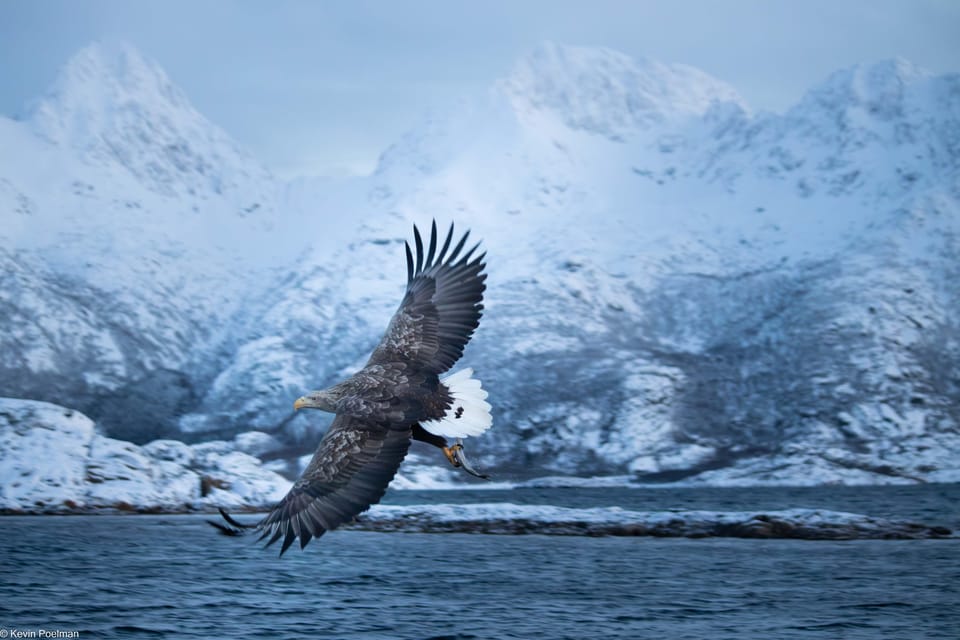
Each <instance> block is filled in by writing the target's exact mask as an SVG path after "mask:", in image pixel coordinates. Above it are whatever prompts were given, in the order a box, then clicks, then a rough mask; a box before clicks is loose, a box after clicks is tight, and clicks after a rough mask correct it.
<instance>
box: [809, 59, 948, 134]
mask: <svg viewBox="0 0 960 640" xmlns="http://www.w3.org/2000/svg"><path fill="white" fill-rule="evenodd" d="M931 76H932V74H931V73H930V72H929V71H927V70H925V69H923V68H921V67H918V66H917V65H915V64H913V63H912V62H910V61H909V60H905V59H903V58H891V59H888V60H881V61H880V62H876V63H873V64H858V65H855V66H853V67H849V68H847V69H841V70H839V71H835V72H833V73H832V74H830V75H829V76H828V77H827V79H826V80H824V81H823V82H821V83H820V84H818V85H816V86H814V87H813V88H812V89H811V90H810V91H808V92H807V94H806V95H805V96H804V97H803V99H802V100H801V101H800V103H799V104H798V105H797V106H796V107H794V108H793V110H792V111H793V112H794V113H798V112H803V113H810V112H811V111H812V112H819V111H827V112H829V113H836V112H839V111H846V110H848V109H851V108H861V109H864V110H865V111H867V112H868V113H869V114H871V115H872V116H873V117H876V118H879V119H881V120H889V119H891V118H895V117H898V116H899V115H901V114H902V113H903V110H904V106H905V105H904V102H905V100H906V97H907V94H908V93H909V91H910V89H911V88H912V87H913V86H915V85H917V84H918V83H919V82H922V81H923V80H925V79H928V78H930V77H931Z"/></svg>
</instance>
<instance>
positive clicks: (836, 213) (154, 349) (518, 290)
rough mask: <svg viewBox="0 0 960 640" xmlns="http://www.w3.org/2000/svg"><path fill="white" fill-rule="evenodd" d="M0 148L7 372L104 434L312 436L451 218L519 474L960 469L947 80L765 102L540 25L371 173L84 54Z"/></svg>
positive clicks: (958, 273) (889, 69)
mask: <svg viewBox="0 0 960 640" xmlns="http://www.w3.org/2000/svg"><path fill="white" fill-rule="evenodd" d="M0 145H2V146H3V148H6V149H18V153H19V150H22V153H20V158H27V159H28V161H27V162H21V161H19V158H17V159H14V158H12V157H11V156H10V155H5V156H4V157H3V158H2V160H0V206H2V211H3V213H2V215H3V217H4V220H5V221H6V220H8V219H9V220H10V224H4V228H3V230H2V231H0V234H2V236H3V238H4V247H6V248H5V249H4V250H3V252H2V253H0V269H2V270H0V273H3V274H4V275H3V283H2V284H3V286H2V287H0V291H2V293H0V296H2V299H3V302H2V304H3V305H4V307H6V308H9V309H11V310H12V313H9V314H3V316H2V317H0V323H2V324H3V325H4V326H3V329H4V332H3V335H4V337H3V338H0V340H3V342H2V343H0V344H2V359H0V384H2V389H3V391H4V394H5V395H10V396H19V397H30V398H38V399H43V400H49V401H54V402H57V403H59V404H65V405H68V406H71V407H76V408H79V409H82V410H83V411H85V412H86V413H88V414H89V415H90V416H91V417H92V418H93V419H94V420H96V421H97V423H98V424H99V425H100V426H101V428H103V429H105V432H106V433H107V434H108V435H112V436H115V437H123V438H129V439H134V440H136V441H137V442H141V443H142V442H146V441H147V440H150V439H152V438H155V437H159V436H175V437H180V438H185V439H190V440H204V439H212V438H230V437H233V436H234V435H236V434H237V433H242V432H244V431H248V430H251V429H257V430H261V431H266V432H270V433H272V434H274V435H275V436H276V441H277V442H278V443H279V444H278V445H277V447H276V449H275V450H274V451H264V452H261V455H262V456H263V457H265V458H277V457H284V456H286V457H292V456H294V455H296V454H302V453H304V451H305V450H307V449H309V448H310V446H311V445H312V444H313V443H314V442H315V440H316V438H317V435H318V432H319V431H320V430H322V429H323V428H324V427H325V425H326V418H324V417H323V416H320V415H318V414H313V415H309V416H302V415H298V416H296V417H294V416H292V415H291V409H290V401H291V399H293V398H295V397H297V396H298V395H299V394H300V393H302V391H303V390H305V389H307V388H317V387H320V386H322V385H324V384H327V383H329V382H331V381H333V380H335V379H336V378H338V377H341V376H343V375H345V374H346V373H348V372H349V371H351V370H352V369H353V368H356V367H357V366H359V364H361V363H362V362H363V360H364V359H365V358H366V356H367V354H368V353H369V351H370V349H371V348H372V346H373V345H374V344H375V342H376V340H377V339H378V337H379V333H380V331H382V329H383V327H384V326H385V324H386V321H387V319H388V318H389V316H390V314H391V313H392V311H393V309H394V308H395V305H396V304H397V302H398V300H399V296H400V292H401V289H402V281H403V274H404V262H403V257H402V256H403V251H402V240H403V239H404V238H407V237H408V236H409V233H410V225H411V223H413V222H416V223H419V224H428V223H429V220H430V219H431V218H434V217H436V218H437V219H438V221H439V222H440V223H441V224H443V223H445V222H446V221H448V220H454V221H456V223H457V225H458V226H461V227H470V228H472V229H473V233H474V234H475V236H476V237H478V238H482V239H483V240H484V244H485V247H486V248H487V249H488V251H489V272H490V279H489V281H488V285H489V288H488V294H487V303H486V307H487V311H486V313H485V316H484V319H483V322H482V324H481V328H480V331H479V332H478V333H477V336H476V337H475V339H474V341H473V342H472V343H471V345H470V347H469V348H468V349H467V352H466V355H465V363H466V364H469V365H471V366H474V367H475V368H476V369H477V371H478V373H479V375H480V377H481V378H482V379H483V380H484V382H485V386H486V387H487V388H489V390H490V392H491V400H492V401H493V404H494V414H495V429H494V431H493V432H491V434H490V435H488V436H487V437H485V438H482V439H480V440H478V441H477V442H476V443H473V442H471V443H470V444H471V446H472V447H473V449H474V454H475V456H476V455H479V456H480V459H479V460H478V463H481V464H483V465H484V466H486V467H487V468H488V469H490V470H492V471H494V472H495V473H499V474H500V475H501V477H510V476H516V477H529V476H532V475H536V474H543V473H562V474H597V473H630V474H634V475H635V476H636V477H638V478H639V479H642V480H646V481H663V480H683V481H685V482H694V483H695V482H709V483H720V484H722V483H744V484H751V483H802V484H809V483H811V482H913V481H922V480H934V481H956V480H957V479H958V478H960V465H958V464H957V460H960V374H958V370H957V367H956V364H955V363H956V362H960V325H958V320H957V318H958V317H960V313H958V312H960V284H958V283H960V267H958V264H960V263H958V261H957V259H956V256H957V255H960V243H958V232H960V209H958V206H960V75H958V74H948V75H941V76H933V75H930V74H928V73H926V72H924V71H923V70H921V69H917V68H916V67H914V66H913V65H911V64H910V63H908V62H906V61H902V60H894V61H887V62H881V63H878V64H875V65H871V66H861V67H855V68H852V69H848V70H842V71H838V72H837V73H835V74H833V75H832V76H831V77H829V78H828V79H826V80H825V81H824V82H823V83H821V84H820V85H818V86H815V87H813V88H812V89H811V90H810V91H809V92H808V93H807V95H806V96H805V97H804V98H803V99H802V100H801V101H800V102H799V103H798V104H797V105H796V106H795V107H793V108H792V109H790V110H788V111H787V112H786V113H783V114H770V113H760V114H753V113H751V111H750V110H749V108H748V107H747V105H746V104H745V103H744V101H743V100H742V98H740V97H739V96H738V95H737V93H736V92H735V90H734V89H733V88H731V87H729V86H727V85H725V84H724V83H722V82H720V81H718V80H715V79H713V78H710V77H709V76H707V75H706V74H704V73H702V72H700V71H698V70H696V69H692V68H689V67H684V66H680V65H665V64H662V63H659V62H655V61H636V60H631V59H629V58H627V57H625V56H623V55H622V54H620V53H617V52H614V51H610V50H606V49H599V48H578V47H567V46H561V45H555V44H549V43H548V44H544V45H541V46H540V47H538V48H537V49H535V50H534V51H533V52H531V53H530V54H529V55H528V56H526V57H525V58H523V59H522V60H520V61H518V63H517V64H516V66H515V68H514V70H513V71H512V72H511V73H510V74H509V75H507V76H506V77H505V78H503V79H501V80H498V81H496V82H494V83H492V85H491V87H490V88H489V90H487V91H486V92H484V93H483V94H482V95H478V96H470V97H467V98H464V99H463V100H462V101H461V102H460V103H459V104H458V105H456V107H455V108H453V109H451V110H450V111H449V112H447V113H444V114H441V115H434V116H431V117H428V118H426V119H425V120H424V121H423V122H422V123H420V124H419V125H418V126H416V127H414V128H413V129H411V131H410V132H409V133H407V134H406V135H405V136H404V137H403V138H402V139H401V140H399V141H397V142H396V143H395V144H394V145H392V146H391V147H390V148H389V149H387V150H385V151H384V153H383V155H382V157H381V159H380V162H379V165H378V168H377V170H376V172H375V173H374V174H373V175H372V176H370V177H368V178H360V179H351V180H345V181H330V180H308V179H303V180H299V181H297V182H294V183H292V184H281V183H279V182H278V181H277V180H275V179H273V178H271V177H270V175H269V174H268V173H267V172H266V171H265V170H263V169H262V168H259V166H258V165H257V164H256V163H255V162H254V161H253V160H251V159H250V158H249V156H248V155H247V154H245V153H244V152H243V151H241V150H239V149H238V148H237V146H236V144H234V143H232V142H231V141H230V140H229V139H228V138H227V137H226V135H225V134H223V133H222V132H221V131H219V130H218V129H217V128H216V127H215V126H214V125H212V124H210V123H208V122H206V121H205V120H204V119H203V118H202V116H200V115H199V114H197V113H196V112H195V111H194V110H193V109H192V107H190V106H189V103H188V102H187V101H186V99H185V98H184V97H183V96H182V94H181V93H180V92H179V91H178V90H177V89H176V88H174V87H173V86H172V85H171V83H170V81H169V80H168V79H167V78H166V76H165V75H164V74H163V72H162V71H161V70H159V69H158V68H157V67H156V65H154V64H152V63H150V62H146V61H144V60H143V59H142V58H141V57H140V56H139V55H137V54H136V53H135V52H134V51H132V50H130V49H122V50H121V51H119V52H111V51H107V50H105V49H104V48H102V47H93V48H91V49H88V50H86V51H84V52H82V53H81V54H79V55H78V57H77V58H76V59H74V60H73V61H72V62H71V63H69V64H68V65H67V67H66V69H65V71H64V75H63V77H62V78H61V79H60V80H59V81H58V82H57V83H56V85H55V87H54V89H52V90H51V93H50V95H49V96H47V97H46V98H44V99H42V100H41V101H40V102H38V103H37V105H35V106H33V107H32V108H31V109H30V110H28V112H27V115H26V116H24V118H23V119H21V120H16V121H14V120H0ZM128 203H134V204H129V205H128ZM344 220H346V222H344ZM253 247H256V249H254V248H253ZM391 264H392V265H394V266H393V267H392V268H391V266H390V265H391ZM430 459H431V460H432V457H431V458H430Z"/></svg>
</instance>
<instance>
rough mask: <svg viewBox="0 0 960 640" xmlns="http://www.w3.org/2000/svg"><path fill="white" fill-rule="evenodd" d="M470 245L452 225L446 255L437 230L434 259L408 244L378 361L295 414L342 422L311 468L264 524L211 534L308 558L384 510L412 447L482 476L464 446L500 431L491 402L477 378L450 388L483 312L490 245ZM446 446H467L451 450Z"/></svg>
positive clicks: (317, 394) (459, 378) (309, 399)
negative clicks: (357, 521) (253, 536)
mask: <svg viewBox="0 0 960 640" xmlns="http://www.w3.org/2000/svg"><path fill="white" fill-rule="evenodd" d="M469 235H470V232H469V231H468V232H467V233H465V234H464V235H463V237H461V238H460V240H459V241H458V242H457V243H456V245H455V246H454V247H453V248H452V249H451V247H450V245H451V241H452V240H453V225H452V224H451V225H450V230H449V231H448V232H447V235H446V239H445V240H444V242H443V245H442V246H440V247H438V242H437V240H438V238H437V225H436V222H434V223H433V224H432V225H431V229H430V243H429V245H428V247H427V249H426V252H425V251H424V245H423V240H422V238H421V237H420V232H419V231H418V230H417V228H416V226H414V228H413V238H414V245H415V248H416V260H415V261H414V255H413V252H411V250H410V245H409V243H404V244H405V247H406V254H407V290H406V294H405V295H404V297H403V301H402V302H401V303H400V308H399V309H397V312H396V313H395V314H394V315H393V318H392V319H391V320H390V324H389V325H388V326H387V331H386V333H385V334H384V336H383V338H382V339H381V340H380V344H378V345H377V347H376V349H374V351H373V355H371V356H370V359H369V360H368V361H367V363H366V365H365V366H364V367H363V369H361V370H360V371H358V372H357V373H356V374H354V375H353V376H352V377H350V378H349V379H347V380H344V381H343V382H341V383H339V384H337V385H334V386H332V387H330V388H329V389H324V390H321V391H312V392H310V393H308V394H306V395H304V396H303V397H301V398H299V399H298V400H297V401H296V402H295V403H294V405H293V406H294V408H295V409H307V408H309V409H321V410H323V411H329V412H331V413H335V414H336V418H334V420H333V423H332V424H331V425H330V428H329V430H328V431H327V433H326V435H324V437H323V439H322V440H321V441H320V445H319V446H318V447H317V451H316V453H315V454H314V455H313V459H312V460H311V461H310V464H308V465H307V468H306V469H305V470H304V471H303V474H302V475H301V476H300V478H299V479H298V480H297V481H296V482H295V483H294V485H293V487H292V488H291V489H290V491H289V493H287V495H286V496H285V497H284V498H283V500H281V501H280V503H279V504H277V505H276V506H275V507H274V508H273V509H272V510H271V511H270V513H269V514H267V516H266V517H265V518H263V519H262V520H260V521H259V522H257V523H256V524H242V523H240V522H237V521H236V520H234V519H233V518H232V517H231V516H230V515H229V514H228V513H226V512H225V511H224V510H223V509H221V510H220V513H221V514H222V515H223V517H224V519H225V520H226V522H227V524H226V525H224V524H222V523H219V522H211V524H213V525H214V526H216V527H217V528H218V529H219V530H220V531H222V532H223V533H226V534H229V535H237V534H240V533H243V532H245V531H246V530H253V531H259V532H260V533H261V535H260V539H261V540H262V539H264V538H268V537H269V539H268V540H267V546H269V545H271V544H273V543H274V542H276V541H277V540H279V539H280V538H283V543H282V545H281V548H280V554H281V555H283V552H284V551H286V550H287V548H288V547H289V546H290V545H291V544H293V541H294V540H296V539H297V538H299V539H300V548H301V549H302V548H303V547H305V546H306V545H307V543H308V542H310V540H312V539H313V538H319V537H320V536H322V535H323V534H324V533H326V532H327V531H330V530H331V529H335V528H337V527H338V526H340V525H341V524H343V523H345V522H350V521H351V520H353V519H354V518H355V517H356V516H357V515H358V514H359V513H361V512H363V511H366V510H367V509H368V508H370V505H373V504H376V503H377V502H379V501H380V498H382V497H383V494H384V493H385V492H386V490H387V485H388V484H390V481H391V480H392V479H393V477H394V475H395V474H396V473H397V469H398V468H399V467H400V463H401V462H402V461H403V458H404V456H406V454H407V449H409V447H410V442H411V439H413V440H420V441H422V442H426V443H429V444H432V445H434V446H436V447H439V448H440V449H442V450H443V453H444V454H445V455H446V457H447V459H448V460H449V461H450V463H451V464H453V465H454V466H455V467H463V468H464V469H465V470H467V471H468V472H470V473H472V474H474V475H480V474H478V473H477V472H476V471H474V470H473V469H472V468H471V467H470V465H469V464H468V463H467V461H466V458H465V457H464V455H463V446H462V445H461V444H460V442H459V439H460V438H464V437H466V436H475V435H479V434H481V433H483V432H484V431H486V430H487V429H489V428H490V425H491V424H492V418H491V417H490V405H489V404H487V402H486V397H487V392H486V391H484V390H483V389H482V388H481V386H480V381H479V380H477V379H475V378H473V377H472V374H473V371H472V370H471V369H463V370H461V371H458V372H457V373H454V374H451V375H449V376H446V377H444V378H442V379H441V378H440V374H442V373H444V372H446V371H448V370H449V369H450V367H452V366H453V365H454V363H455V362H456V361H457V360H459V359H460V356H462V355H463V348H464V347H465V346H466V344H467V342H469V341H470V337H471V336H472V335H473V332H474V330H476V328H477V326H478V325H479V323H480V316H481V314H482V311H483V304H482V301H483V291H484V289H485V288H486V285H485V284H484V281H485V280H486V278H487V276H486V274H485V273H483V269H484V267H485V266H486V265H485V264H484V261H483V259H484V256H485V255H486V254H485V253H480V254H479V255H477V256H476V257H474V253H475V252H476V250H477V248H478V247H479V246H480V243H477V244H476V245H474V246H473V248H472V249H469V250H467V251H466V252H465V253H464V252H463V249H464V245H465V244H466V242H467V237H468V236H469ZM448 251H449V252H448ZM446 438H457V439H458V440H457V443H456V444H454V445H453V446H449V445H448V443H447V440H446ZM481 477H485V476H481Z"/></svg>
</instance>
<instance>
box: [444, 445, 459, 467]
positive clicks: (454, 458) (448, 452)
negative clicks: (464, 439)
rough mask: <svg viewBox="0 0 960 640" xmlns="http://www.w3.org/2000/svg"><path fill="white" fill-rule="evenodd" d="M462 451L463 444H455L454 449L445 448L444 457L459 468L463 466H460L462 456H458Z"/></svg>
mask: <svg viewBox="0 0 960 640" xmlns="http://www.w3.org/2000/svg"><path fill="white" fill-rule="evenodd" d="M462 449H463V445H462V444H455V445H453V446H452V447H443V455H445V456H447V460H449V461H450V464H452V465H453V466H454V468H459V467H460V466H462V465H461V464H460V456H459V455H458V454H459V453H460V451H461V450H462Z"/></svg>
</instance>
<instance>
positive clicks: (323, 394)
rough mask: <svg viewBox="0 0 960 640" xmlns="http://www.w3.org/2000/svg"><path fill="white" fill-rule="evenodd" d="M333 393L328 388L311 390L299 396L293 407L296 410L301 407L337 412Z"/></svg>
mask: <svg viewBox="0 0 960 640" xmlns="http://www.w3.org/2000/svg"><path fill="white" fill-rule="evenodd" d="M331 395H332V394H331V393H330V392H329V391H326V390H324V391H311V392H310V393H308V394H306V395H304V396H300V397H299V398H297V401H296V402H294V403H293V408H294V410H295V411H299V410H300V409H320V410H321V411H329V412H331V413H336V412H337V407H336V402H335V401H334V399H333V398H332V397H331Z"/></svg>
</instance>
